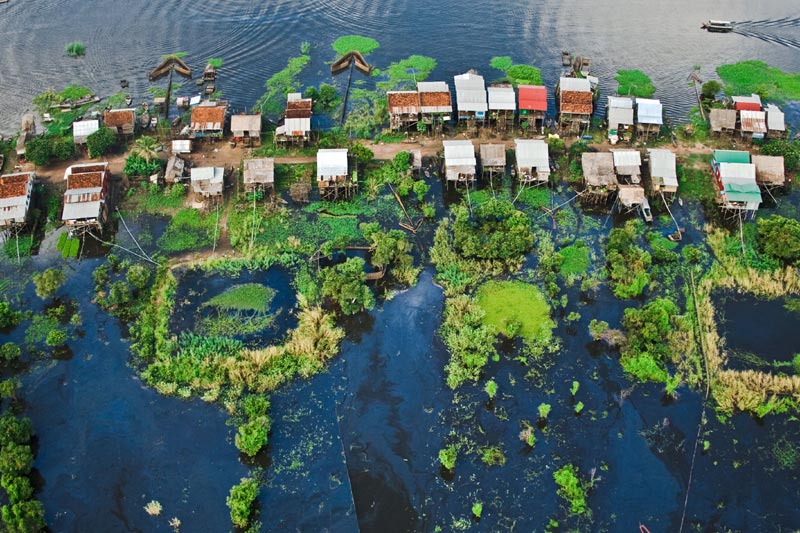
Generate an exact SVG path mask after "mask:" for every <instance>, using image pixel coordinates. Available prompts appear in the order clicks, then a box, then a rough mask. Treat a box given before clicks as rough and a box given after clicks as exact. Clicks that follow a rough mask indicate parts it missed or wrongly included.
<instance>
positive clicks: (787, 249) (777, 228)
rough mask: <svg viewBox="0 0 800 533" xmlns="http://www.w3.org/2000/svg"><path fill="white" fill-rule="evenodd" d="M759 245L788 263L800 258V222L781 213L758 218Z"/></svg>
mask: <svg viewBox="0 0 800 533" xmlns="http://www.w3.org/2000/svg"><path fill="white" fill-rule="evenodd" d="M758 244H759V247H760V248H761V249H762V250H763V251H764V252H765V253H767V254H769V255H771V256H772V257H775V258H778V259H780V260H782V261H786V262H788V263H794V262H796V261H797V260H798V259H800V222H798V221H797V220H794V219H791V218H785V217H782V216H780V215H771V216H770V217H768V218H759V219H758Z"/></svg>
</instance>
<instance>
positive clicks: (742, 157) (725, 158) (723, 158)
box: [711, 150, 750, 164]
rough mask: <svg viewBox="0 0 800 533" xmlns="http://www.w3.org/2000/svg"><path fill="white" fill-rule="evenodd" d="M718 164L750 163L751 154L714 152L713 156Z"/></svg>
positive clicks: (738, 151) (740, 151)
mask: <svg viewBox="0 0 800 533" xmlns="http://www.w3.org/2000/svg"><path fill="white" fill-rule="evenodd" d="M711 156H712V157H713V159H714V161H716V162H717V163H745V164H746V163H749V162H750V152H745V151H743V150H714V152H713V154H712V155H711Z"/></svg>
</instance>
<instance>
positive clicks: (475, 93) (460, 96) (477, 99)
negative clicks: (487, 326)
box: [454, 72, 489, 118]
mask: <svg viewBox="0 0 800 533" xmlns="http://www.w3.org/2000/svg"><path fill="white" fill-rule="evenodd" d="M454 80H455V84H456V105H457V106H458V112H459V113H462V112H474V113H475V114H476V116H477V117H478V118H482V117H483V115H484V113H486V111H488V110H489V105H488V103H487V101H486V84H485V83H484V81H483V76H480V75H478V74H475V73H474V72H467V73H466V74H459V75H458V76H455V77H454Z"/></svg>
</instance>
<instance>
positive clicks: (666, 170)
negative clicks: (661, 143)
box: [647, 148, 678, 190]
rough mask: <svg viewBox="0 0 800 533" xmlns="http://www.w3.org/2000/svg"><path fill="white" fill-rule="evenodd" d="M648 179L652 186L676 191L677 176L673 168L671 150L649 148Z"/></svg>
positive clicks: (673, 162)
mask: <svg viewBox="0 0 800 533" xmlns="http://www.w3.org/2000/svg"><path fill="white" fill-rule="evenodd" d="M647 152H648V153H649V154H650V162H649V167H650V178H651V179H652V180H653V184H654V185H658V186H661V187H664V188H671V189H674V190H677V189H678V174H677V169H676V166H675V154H674V153H673V152H672V151H671V150H664V149H661V148H650V149H648V150H647Z"/></svg>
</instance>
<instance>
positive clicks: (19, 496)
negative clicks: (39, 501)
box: [0, 474, 33, 505]
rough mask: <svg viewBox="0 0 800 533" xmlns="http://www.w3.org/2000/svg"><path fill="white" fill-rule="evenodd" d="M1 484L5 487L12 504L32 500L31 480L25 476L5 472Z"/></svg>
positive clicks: (0, 480)
mask: <svg viewBox="0 0 800 533" xmlns="http://www.w3.org/2000/svg"><path fill="white" fill-rule="evenodd" d="M0 485H2V486H3V489H5V491H6V494H8V500H9V501H10V502H11V504H12V505H14V504H17V503H22V502H24V501H27V500H30V499H31V497H32V496H33V487H32V486H31V481H30V480H29V479H28V478H27V477H25V476H15V475H10V474H4V475H3V477H2V479H0Z"/></svg>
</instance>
